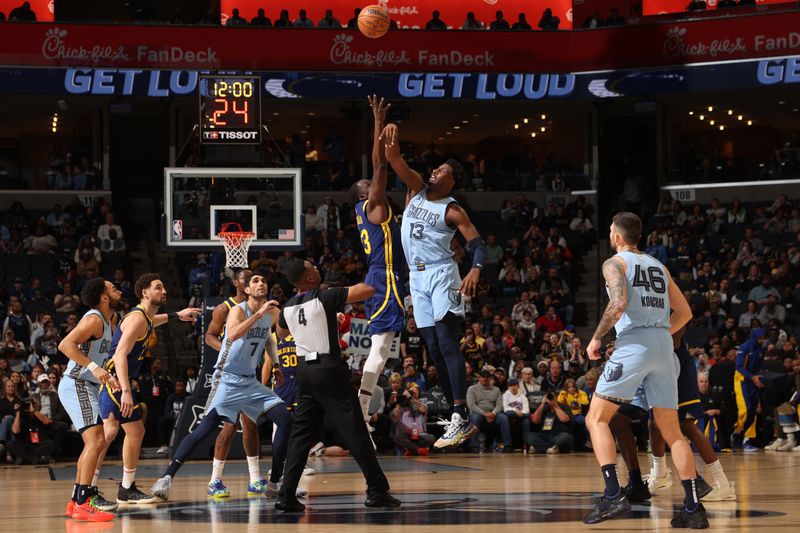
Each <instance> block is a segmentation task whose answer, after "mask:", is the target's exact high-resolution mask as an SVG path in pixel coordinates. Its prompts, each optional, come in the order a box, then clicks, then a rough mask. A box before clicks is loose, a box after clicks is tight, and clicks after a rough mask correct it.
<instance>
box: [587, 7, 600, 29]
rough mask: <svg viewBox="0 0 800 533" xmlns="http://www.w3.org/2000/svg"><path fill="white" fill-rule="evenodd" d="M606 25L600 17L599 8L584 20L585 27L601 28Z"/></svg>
mask: <svg viewBox="0 0 800 533" xmlns="http://www.w3.org/2000/svg"><path fill="white" fill-rule="evenodd" d="M604 25H605V24H604V22H603V19H602V18H600V11H597V10H595V12H594V14H593V15H592V16H591V17H587V19H586V20H584V21H583V27H584V28H601V27H602V26H604Z"/></svg>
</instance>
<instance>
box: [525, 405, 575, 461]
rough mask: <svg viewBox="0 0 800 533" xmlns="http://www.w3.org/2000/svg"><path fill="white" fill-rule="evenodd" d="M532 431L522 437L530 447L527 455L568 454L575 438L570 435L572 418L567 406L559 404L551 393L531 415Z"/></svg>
mask: <svg viewBox="0 0 800 533" xmlns="http://www.w3.org/2000/svg"><path fill="white" fill-rule="evenodd" d="M531 424H532V425H533V429H532V431H531V432H530V433H528V434H526V435H525V436H524V438H525V442H526V443H527V444H528V445H529V446H530V452H529V453H549V454H557V453H568V452H571V451H572V448H573V445H574V442H575V438H574V436H573V434H572V417H571V416H570V410H569V407H568V406H567V405H562V404H559V403H558V401H557V400H556V396H555V394H554V393H553V392H548V393H547V394H546V395H545V396H544V398H543V399H542V402H541V403H540V404H539V405H538V407H537V408H536V410H535V411H534V412H533V413H532V414H531Z"/></svg>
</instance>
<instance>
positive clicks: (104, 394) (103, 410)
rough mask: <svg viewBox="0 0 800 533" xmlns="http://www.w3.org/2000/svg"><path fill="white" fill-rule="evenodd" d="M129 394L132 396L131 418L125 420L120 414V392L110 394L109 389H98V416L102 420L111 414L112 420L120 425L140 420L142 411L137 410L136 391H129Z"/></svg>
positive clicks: (105, 386)
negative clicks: (115, 420)
mask: <svg viewBox="0 0 800 533" xmlns="http://www.w3.org/2000/svg"><path fill="white" fill-rule="evenodd" d="M131 394H132V395H133V411H132V412H131V416H129V417H127V418H125V417H123V416H122V414H121V413H120V409H121V408H122V400H121V398H122V392H120V391H117V392H112V391H111V387H109V386H108V385H103V387H102V388H101V389H100V416H102V417H103V420H106V419H107V418H109V417H110V416H111V414H113V415H114V418H116V419H117V420H119V422H120V424H127V423H128V422H136V421H137V420H141V419H142V410H141V409H139V399H138V398H137V397H136V391H131Z"/></svg>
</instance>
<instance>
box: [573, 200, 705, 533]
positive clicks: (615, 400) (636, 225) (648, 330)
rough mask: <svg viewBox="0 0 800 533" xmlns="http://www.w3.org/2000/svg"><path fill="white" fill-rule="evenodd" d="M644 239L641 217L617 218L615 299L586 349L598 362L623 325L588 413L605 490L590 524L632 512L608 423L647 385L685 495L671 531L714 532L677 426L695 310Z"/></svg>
mask: <svg viewBox="0 0 800 533" xmlns="http://www.w3.org/2000/svg"><path fill="white" fill-rule="evenodd" d="M641 235H642V221H641V219H640V218H639V217H638V216H637V215H635V214H633V213H627V212H621V213H617V214H616V215H614V218H613V220H612V223H611V229H610V235H609V242H610V244H611V248H612V249H613V250H614V251H615V252H617V253H616V255H614V256H613V257H611V258H610V259H608V260H607V261H606V262H605V263H604V264H603V277H604V278H605V280H606V287H607V290H608V295H609V299H610V301H609V303H608V305H607V306H606V309H605V312H604V313H603V316H602V318H601V319H600V323H599V324H598V325H597V330H596V331H595V333H594V336H593V337H592V341H591V342H590V343H589V346H588V347H587V349H586V351H587V354H588V355H589V358H590V359H593V360H597V359H599V351H600V343H601V342H602V339H603V337H604V336H605V335H606V333H608V332H609V330H610V329H611V327H612V326H614V327H615V328H616V332H617V340H616V345H615V347H614V353H613V355H612V356H611V358H610V359H609V360H608V361H607V362H606V365H605V369H604V371H603V375H602V376H601V378H600V380H599V381H598V384H597V389H596V390H595V393H594V396H593V397H592V403H591V404H590V407H589V413H588V415H587V416H586V425H587V427H588V428H589V432H590V434H591V437H592V448H593V450H594V453H595V456H596V457H597V461H598V462H599V463H600V468H601V471H602V473H603V479H604V481H605V485H606V488H605V491H604V493H603V496H602V497H601V498H598V499H597V501H596V504H595V508H594V510H592V512H591V513H589V514H588V515H586V516H585V517H584V519H583V521H584V522H585V523H587V524H596V523H598V522H602V521H603V520H607V519H609V518H613V517H615V516H619V515H621V514H624V513H627V512H628V511H630V508H631V505H630V501H629V500H628V497H627V496H626V494H625V492H624V491H623V490H622V489H621V487H620V485H619V479H618V478H617V465H616V458H617V449H616V445H615V443H614V437H613V435H612V433H611V429H610V427H609V422H610V421H611V418H612V417H613V416H614V414H615V413H616V412H617V410H618V409H619V406H620V404H621V403H629V402H631V401H632V400H633V398H634V396H635V395H636V390H637V389H638V388H639V385H643V386H644V389H645V392H646V394H647V399H648V401H649V403H650V406H651V407H652V408H653V417H654V419H655V421H656V424H657V425H658V427H659V429H660V430H661V434H662V435H663V437H664V440H665V441H666V442H667V443H668V444H669V446H670V450H671V451H672V459H673V462H674V463H675V465H676V467H677V469H678V473H679V474H680V477H681V482H682V484H683V488H684V491H685V494H686V496H685V499H684V505H683V508H682V509H681V512H680V513H679V514H678V515H677V516H676V517H674V518H673V519H672V526H673V527H683V528H685V527H690V528H703V527H708V519H707V518H706V514H705V509H704V508H703V505H702V504H701V503H700V499H699V498H698V495H697V482H698V481H697V472H696V471H695V465H694V458H693V457H692V449H691V448H690V447H689V444H688V443H687V442H686V440H685V439H684V438H683V435H682V434H681V429H680V424H679V423H678V385H677V384H678V372H677V369H676V365H675V361H674V355H673V345H672V337H671V335H672V334H674V333H675V332H676V331H678V330H680V329H681V328H682V327H683V326H685V325H686V323H687V322H689V320H690V319H691V318H692V313H691V310H690V309H689V304H688V303H687V302H686V299H685V298H684V297H683V293H681V291H680V289H679V288H678V287H677V285H675V283H674V282H673V281H672V277H671V276H670V274H669V271H668V270H667V268H666V267H665V266H664V265H662V264H661V263H660V262H659V261H658V260H656V259H655V258H653V257H651V256H649V255H647V254H644V253H642V252H640V251H639V249H638V248H637V244H638V242H639V239H640V238H641ZM670 309H672V311H673V312H672V315H670Z"/></svg>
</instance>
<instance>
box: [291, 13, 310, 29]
mask: <svg viewBox="0 0 800 533" xmlns="http://www.w3.org/2000/svg"><path fill="white" fill-rule="evenodd" d="M292 25H293V26H294V27H295V28H313V27H314V21H313V20H311V19H310V18H308V13H306V10H305V9H301V10H300V13H299V16H298V17H297V18H296V19H295V20H294V23H293V24H292Z"/></svg>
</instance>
